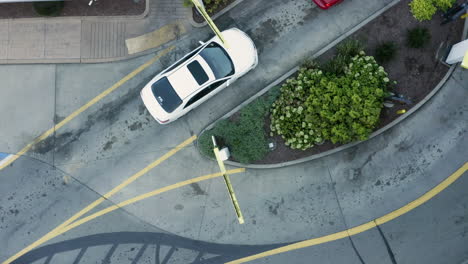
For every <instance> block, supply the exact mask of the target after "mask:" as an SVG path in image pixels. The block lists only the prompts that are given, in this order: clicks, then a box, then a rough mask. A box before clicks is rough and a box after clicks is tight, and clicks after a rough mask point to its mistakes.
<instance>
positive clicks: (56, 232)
mask: <svg viewBox="0 0 468 264" xmlns="http://www.w3.org/2000/svg"><path fill="white" fill-rule="evenodd" d="M196 138H197V137H196V136H192V137H190V138H188V139H187V140H185V141H184V142H182V143H181V144H179V145H178V146H177V147H175V148H173V149H172V150H170V151H169V152H167V153H166V154H164V155H163V156H162V157H160V158H159V159H157V160H155V161H154V162H152V163H151V164H149V165H148V166H146V167H145V168H144V169H142V170H140V171H139V172H137V173H136V174H134V175H132V176H131V177H130V178H128V179H126V180H125V181H123V182H122V183H121V184H119V185H118V186H117V187H115V188H114V189H112V190H111V191H109V192H108V193H106V194H104V196H103V197H101V198H99V199H97V200H96V201H94V202H92V203H91V204H90V205H88V206H86V207H85V208H84V209H82V210H81V211H79V212H78V213H76V214H75V215H73V216H72V217H70V218H69V219H68V220H66V221H65V222H63V223H62V224H60V225H59V226H57V227H56V228H54V229H53V230H52V231H50V232H49V233H47V234H46V235H44V236H43V237H41V238H40V239H39V240H37V241H36V242H34V243H32V244H31V245H29V246H27V247H26V248H24V249H23V250H21V251H20V252H18V253H16V254H15V255H14V256H12V257H10V258H9V259H7V260H6V261H4V262H3V264H10V263H11V262H13V261H14V260H16V259H18V258H19V257H21V256H23V255H24V254H26V253H28V252H29V251H31V250H32V249H34V248H36V247H38V246H40V245H42V244H43V243H45V242H47V241H49V240H50V239H52V238H54V237H56V236H58V235H59V234H61V233H63V232H61V230H62V229H63V228H64V227H66V226H68V225H69V224H71V223H72V222H73V221H75V220H76V219H78V218H79V217H81V216H82V215H84V214H86V213H87V212H89V211H90V210H92V209H93V208H95V207H96V206H98V205H99V204H101V203H102V202H103V201H105V200H106V199H108V198H109V197H111V196H112V195H114V194H115V193H117V192H118V191H120V190H122V189H123V188H125V186H127V185H129V184H130V183H132V182H134V181H135V180H137V179H138V178H140V177H141V176H142V175H144V174H145V173H147V172H148V171H150V170H151V169H153V168H154V167H156V166H157V165H159V164H160V163H161V162H163V161H165V160H166V159H168V158H169V157H171V156H172V155H174V154H176V153H177V152H178V151H179V150H181V149H182V148H184V147H186V146H187V145H189V144H190V143H192V142H193V141H194V140H195V139H196Z"/></svg>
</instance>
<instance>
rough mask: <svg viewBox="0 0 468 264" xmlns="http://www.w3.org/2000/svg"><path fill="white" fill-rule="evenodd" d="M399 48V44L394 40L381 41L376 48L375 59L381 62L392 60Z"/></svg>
mask: <svg viewBox="0 0 468 264" xmlns="http://www.w3.org/2000/svg"><path fill="white" fill-rule="evenodd" d="M397 50H398V46H397V45H396V44H395V42H393V41H388V42H384V43H381V44H379V45H378V46H377V48H376V49H375V59H376V60H377V61H378V62H379V63H385V62H388V61H391V60H392V59H393V58H394V57H395V55H396V53H397Z"/></svg>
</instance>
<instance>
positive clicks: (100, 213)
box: [55, 168, 245, 236]
mask: <svg viewBox="0 0 468 264" xmlns="http://www.w3.org/2000/svg"><path fill="white" fill-rule="evenodd" d="M244 171H245V169H244V168H240V169H234V170H229V171H227V173H229V174H234V173H241V172H244ZM221 176H223V174H222V173H221V172H218V173H213V174H208V175H205V176H200V177H197V178H193V179H190V180H186V181H182V182H178V183H176V184H173V185H169V186H166V187H163V188H161V189H157V190H154V191H151V192H148V193H145V194H142V195H139V196H136V197H134V198H131V199H128V200H126V201H124V202H121V203H118V204H116V205H113V206H109V207H107V208H105V209H103V210H101V211H98V212H96V213H94V214H91V215H89V216H87V217H83V218H82V219H80V220H78V221H76V222H73V223H71V224H69V225H67V226H66V227H64V228H62V229H61V230H60V231H59V232H58V233H57V234H55V236H58V235H61V234H63V233H65V232H67V231H70V230H71V229H73V228H75V227H78V226H80V225H82V224H84V223H87V222H89V221H91V220H93V219H95V218H97V217H100V216H103V215H105V214H108V213H110V212H112V211H115V210H117V209H119V208H122V207H124V206H127V205H130V204H133V203H136V202H138V201H141V200H144V199H147V198H150V197H153V196H155V195H158V194H161V193H164V192H167V191H170V190H174V189H177V188H180V187H183V186H186V185H189V184H192V183H196V182H201V181H205V180H209V179H213V178H217V177H221Z"/></svg>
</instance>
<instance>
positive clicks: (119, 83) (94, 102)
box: [0, 46, 175, 170]
mask: <svg viewBox="0 0 468 264" xmlns="http://www.w3.org/2000/svg"><path fill="white" fill-rule="evenodd" d="M174 48H175V47H174V46H171V47H169V48H167V49H165V50H163V51H162V52H160V53H159V54H158V55H156V56H154V57H153V58H152V59H150V60H149V61H147V62H146V63H145V64H143V65H141V66H140V67H138V68H137V69H135V70H134V71H132V72H131V73H129V74H128V75H127V76H125V77H124V78H123V79H121V80H120V81H118V82H117V83H115V84H114V85H112V86H111V87H109V88H108V89H107V90H105V91H104V92H102V93H100V94H99V95H98V96H96V97H94V98H93V99H92V100H91V101H89V102H87V103H86V104H85V105H83V106H82V107H80V108H79V109H77V110H76V111H75V112H73V113H71V114H70V115H69V116H67V117H66V118H65V119H63V120H62V121H60V122H59V123H58V124H56V125H55V126H54V127H52V128H50V129H49V130H47V131H46V132H44V133H43V134H42V135H40V136H39V137H37V138H35V139H34V140H33V141H32V142H31V143H29V144H27V145H26V146H25V147H24V148H22V149H21V150H20V151H19V152H18V153H16V154H14V155H12V156H11V158H10V159H9V160H8V162H4V163H2V164H1V165H0V170H2V169H4V168H5V167H7V166H8V165H10V164H11V163H13V162H14V161H15V160H17V159H18V158H19V157H21V156H22V155H24V154H25V153H26V152H28V151H29V150H30V149H31V148H32V147H33V146H34V145H36V144H37V143H39V142H41V141H43V140H44V139H46V138H47V137H49V136H50V135H52V134H53V133H54V131H57V130H58V129H60V128H61V127H63V126H64V125H66V124H67V123H68V122H70V121H71V120H73V119H74V118H75V117H77V116H78V115H79V114H81V113H82V112H84V111H85V110H87V109H88V108H90V107H91V106H92V105H94V104H96V103H97V102H98V101H99V100H101V99H102V98H104V97H106V96H107V95H108V94H110V93H111V92H113V91H114V90H116V89H117V88H119V87H120V86H122V85H123V84H124V83H126V82H127V81H128V80H130V79H132V78H133V77H135V76H136V75H137V74H139V73H140V72H142V71H143V70H144V69H146V68H147V67H148V66H150V65H151V64H153V63H154V62H156V61H157V60H158V59H159V58H161V57H162V56H164V55H165V54H166V53H168V52H169V51H171V50H172V49H174Z"/></svg>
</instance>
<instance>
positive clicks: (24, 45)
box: [0, 0, 192, 64]
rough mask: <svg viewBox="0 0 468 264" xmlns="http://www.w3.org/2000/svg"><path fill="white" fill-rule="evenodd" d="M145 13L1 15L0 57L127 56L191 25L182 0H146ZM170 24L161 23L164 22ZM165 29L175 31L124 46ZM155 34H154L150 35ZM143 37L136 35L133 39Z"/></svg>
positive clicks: (69, 59) (72, 59)
mask: <svg viewBox="0 0 468 264" xmlns="http://www.w3.org/2000/svg"><path fill="white" fill-rule="evenodd" d="M147 1H148V6H147V8H148V10H147V15H146V16H145V17H143V18H138V17H59V18H37V19H36V18H34V19H32V18H27V19H5V20H0V63H1V64H10V63H86V62H104V61H113V60H119V59H124V58H129V57H131V56H132V55H135V54H133V53H134V52H136V53H140V52H142V51H144V50H146V49H150V48H153V47H154V46H159V45H162V44H164V43H166V42H169V41H172V40H174V39H176V38H178V37H179V36H180V34H183V33H185V32H188V31H189V30H190V29H191V28H192V26H191V25H190V23H189V20H188V16H189V15H190V12H191V11H190V9H189V8H185V7H183V4H182V2H183V1H182V0H147ZM167 25H172V26H169V28H164V26H167ZM161 28H162V29H163V31H164V32H168V31H171V32H176V33H175V34H174V33H173V34H172V35H171V34H159V35H157V36H158V37H159V38H158V39H157V40H156V41H153V43H152V44H150V45H146V46H144V47H143V49H138V50H136V51H135V50H132V49H130V50H129V49H128V47H127V43H126V40H127V39H131V38H135V37H138V36H141V35H144V34H147V33H151V32H154V31H156V32H157V31H158V30H159V29H161ZM153 40H154V39H153ZM139 41H144V39H137V42H139Z"/></svg>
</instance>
